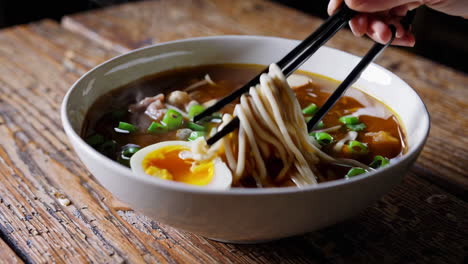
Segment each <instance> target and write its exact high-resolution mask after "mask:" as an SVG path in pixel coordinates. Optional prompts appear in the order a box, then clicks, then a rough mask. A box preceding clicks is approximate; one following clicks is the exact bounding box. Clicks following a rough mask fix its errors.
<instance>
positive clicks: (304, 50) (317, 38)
mask: <svg viewBox="0 0 468 264" xmlns="http://www.w3.org/2000/svg"><path fill="white" fill-rule="evenodd" d="M355 14H356V12H355V11H353V10H351V9H349V8H348V7H346V6H343V7H342V8H341V9H340V10H339V11H338V12H337V13H336V14H335V15H333V16H332V17H330V18H329V19H328V20H327V21H326V22H325V23H324V24H322V25H321V26H320V27H319V28H318V29H317V30H316V31H315V32H314V33H312V34H311V35H310V36H309V37H307V38H306V39H305V40H304V41H302V42H301V43H300V44H299V45H298V46H296V47H295V48H294V49H293V50H292V51H291V52H290V53H288V54H287V55H286V56H285V57H284V58H282V59H281V60H280V61H279V62H278V63H277V64H278V66H279V67H280V69H282V71H283V73H284V75H285V76H288V75H290V74H291V73H292V72H294V71H295V70H297V68H299V67H300V66H301V65H302V64H303V63H304V62H305V61H306V60H307V59H308V58H309V57H310V56H312V54H313V53H315V51H317V49H318V48H320V47H321V46H322V45H323V44H324V43H325V42H326V41H328V40H329V39H330V38H331V37H332V36H333V35H335V34H336V32H337V31H338V30H340V29H341V28H342V27H343V26H344V24H345V23H346V22H347V21H348V20H350V19H351V18H352V17H353V16H354V15H355ZM390 28H391V31H392V38H391V39H390V41H389V42H388V43H386V44H380V43H376V44H374V46H372V48H371V49H370V50H369V52H367V54H366V55H365V56H364V57H363V58H362V59H361V61H360V62H359V63H358V64H357V65H356V66H355V68H354V69H353V70H352V71H351V73H350V74H349V75H348V76H347V77H346V78H345V80H344V81H343V82H342V83H341V84H340V85H339V86H338V88H337V89H336V90H335V91H334V92H333V93H332V95H331V96H330V97H329V98H328V99H327V101H326V102H325V104H324V105H323V106H322V107H321V108H320V109H319V111H318V112H317V113H316V114H315V115H314V116H313V117H312V119H311V120H309V122H307V129H308V131H310V130H311V129H312V128H313V127H314V126H315V125H316V124H317V123H318V122H319V121H320V120H321V119H322V118H323V117H324V116H325V114H326V113H327V112H328V111H329V110H330V109H331V108H332V107H333V106H334V105H335V103H336V102H337V101H338V100H339V99H340V98H341V96H342V95H343V94H344V93H345V92H346V90H347V89H348V88H349V87H350V86H351V85H352V84H353V83H354V82H356V80H357V79H359V77H360V76H361V73H362V72H363V71H364V70H365V69H366V68H367V66H368V65H369V64H370V63H371V62H372V61H373V60H374V59H375V58H376V57H377V56H378V55H379V54H380V53H382V51H383V50H384V49H385V48H386V47H388V46H389V45H390V44H391V43H392V42H393V40H394V39H395V35H396V28H395V27H394V26H390ZM267 70H268V69H265V70H263V71H262V72H261V73H260V74H259V75H258V76H256V77H255V78H254V79H252V80H251V81H249V82H248V83H247V84H246V85H244V86H243V87H242V88H240V89H238V90H236V91H234V92H233V93H231V94H230V95H228V96H226V97H224V98H223V99H221V100H220V101H218V102H217V103H216V104H215V105H213V106H212V107H210V108H207V109H206V110H205V111H204V112H202V113H201V114H199V115H198V116H195V118H194V121H197V120H200V119H201V118H203V117H205V116H207V115H209V114H212V113H214V112H215V111H217V110H219V109H221V108H222V107H224V106H225V105H226V104H228V103H230V102H232V101H234V100H235V99H236V98H238V97H240V96H241V95H242V94H244V93H246V92H248V90H249V89H250V87H252V86H254V85H256V84H258V83H259V78H260V75H261V74H263V73H266V72H267ZM239 124H240V122H239V119H238V118H237V117H235V118H233V119H232V120H231V121H230V122H229V123H228V124H227V125H226V126H225V127H224V128H223V129H222V130H220V131H218V132H217V133H216V134H215V135H213V136H212V137H211V138H209V139H208V140H207V144H208V145H210V146H211V145H213V144H214V143H216V142H217V141H218V140H220V139H221V138H223V137H224V136H226V135H227V134H229V133H231V132H232V131H234V130H235V129H236V128H237V127H239Z"/></svg>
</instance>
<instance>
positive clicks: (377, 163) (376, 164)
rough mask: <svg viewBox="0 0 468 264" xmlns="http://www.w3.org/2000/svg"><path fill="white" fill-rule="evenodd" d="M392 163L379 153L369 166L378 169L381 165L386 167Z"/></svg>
mask: <svg viewBox="0 0 468 264" xmlns="http://www.w3.org/2000/svg"><path fill="white" fill-rule="evenodd" d="M389 163H390V161H389V160H388V159H387V158H385V157H383V156H380V155H377V156H375V157H374V160H373V161H372V162H371V164H370V165H369V167H371V168H374V169H378V168H381V167H384V166H386V165H388V164H389Z"/></svg>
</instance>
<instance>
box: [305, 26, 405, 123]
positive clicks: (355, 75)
mask: <svg viewBox="0 0 468 264" xmlns="http://www.w3.org/2000/svg"><path fill="white" fill-rule="evenodd" d="M390 29H391V31H392V38H391V39H390V41H389V42H387V43H386V44H380V43H375V44H374V46H372V48H371V49H370V50H369V51H368V52H367V53H366V55H365V56H364V57H363V58H362V59H361V60H360V61H359V63H358V64H357V65H356V67H354V69H353V70H352V71H351V73H350V74H349V75H348V76H347V77H346V79H344V81H343V82H342V83H341V84H340V85H339V86H338V88H336V90H335V91H334V92H333V93H332V94H331V95H330V97H329V98H328V99H327V101H325V103H324V104H323V105H322V106H321V107H320V108H319V110H318V111H317V113H315V114H314V116H313V117H312V118H311V119H310V120H309V122H307V130H308V131H310V130H311V129H312V128H313V127H314V126H315V125H316V124H317V123H318V122H319V121H320V120H322V118H323V117H324V116H325V114H326V113H328V111H329V110H330V109H331V108H332V107H333V106H334V105H335V104H336V102H338V100H339V99H340V98H341V96H343V94H344V93H345V92H346V90H347V89H348V88H349V87H350V86H351V85H353V84H354V83H355V82H356V81H357V79H359V77H360V76H361V74H362V72H363V71H364V70H365V69H366V68H367V66H369V64H370V63H371V62H372V61H373V60H374V59H375V58H377V56H379V55H380V53H382V51H383V50H384V49H385V48H386V47H388V46H389V45H390V44H392V42H393V40H394V39H395V34H396V28H395V26H393V25H391V26H390Z"/></svg>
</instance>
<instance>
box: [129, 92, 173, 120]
mask: <svg viewBox="0 0 468 264" xmlns="http://www.w3.org/2000/svg"><path fill="white" fill-rule="evenodd" d="M164 98H165V97H164V94H162V93H161V94H158V95H156V96H153V97H146V98H144V99H143V100H141V101H140V102H138V103H136V104H133V105H130V107H129V111H130V112H131V113H140V112H143V111H144V113H145V114H146V115H147V116H149V117H150V118H151V119H154V120H155V121H159V120H161V119H162V118H163V116H164V114H165V113H166V110H167V109H166V106H165V104H164Z"/></svg>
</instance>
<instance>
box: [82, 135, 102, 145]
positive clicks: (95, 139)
mask: <svg viewBox="0 0 468 264" xmlns="http://www.w3.org/2000/svg"><path fill="white" fill-rule="evenodd" d="M85 141H86V143H88V144H89V145H90V146H92V147H97V146H99V145H101V144H102V143H104V136H103V135H101V134H93V135H91V136H89V137H87V138H86V139H85Z"/></svg>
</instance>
